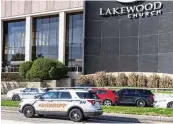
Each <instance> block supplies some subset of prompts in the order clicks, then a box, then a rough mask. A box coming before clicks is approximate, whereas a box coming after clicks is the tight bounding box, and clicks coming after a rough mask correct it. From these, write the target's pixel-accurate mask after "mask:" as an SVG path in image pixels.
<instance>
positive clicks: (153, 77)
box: [147, 74, 160, 88]
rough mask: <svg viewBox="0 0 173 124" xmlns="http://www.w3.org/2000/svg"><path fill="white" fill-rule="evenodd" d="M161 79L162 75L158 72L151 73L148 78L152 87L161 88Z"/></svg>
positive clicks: (149, 85)
mask: <svg viewBox="0 0 173 124" xmlns="http://www.w3.org/2000/svg"><path fill="white" fill-rule="evenodd" d="M159 80H160V77H159V76H158V75H156V74H153V75H151V76H150V77H149V78H148V84H147V85H148V87H150V88H159Z"/></svg>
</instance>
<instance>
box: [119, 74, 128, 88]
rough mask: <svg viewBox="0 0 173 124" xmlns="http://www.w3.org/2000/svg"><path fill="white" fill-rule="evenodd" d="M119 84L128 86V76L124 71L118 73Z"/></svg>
mask: <svg viewBox="0 0 173 124" xmlns="http://www.w3.org/2000/svg"><path fill="white" fill-rule="evenodd" d="M117 86H127V76H126V75H125V74H124V73H119V74H118V76H117Z"/></svg>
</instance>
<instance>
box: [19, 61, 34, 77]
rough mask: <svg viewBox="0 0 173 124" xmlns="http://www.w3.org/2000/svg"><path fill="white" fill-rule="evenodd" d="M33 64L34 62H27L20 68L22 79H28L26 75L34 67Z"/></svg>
mask: <svg viewBox="0 0 173 124" xmlns="http://www.w3.org/2000/svg"><path fill="white" fill-rule="evenodd" d="M32 64H33V62H32V61H27V62H23V63H22V64H21V65H20V67H19V75H20V77H22V78H24V79H25V78H26V73H27V72H28V71H29V70H30V68H31V67H32Z"/></svg>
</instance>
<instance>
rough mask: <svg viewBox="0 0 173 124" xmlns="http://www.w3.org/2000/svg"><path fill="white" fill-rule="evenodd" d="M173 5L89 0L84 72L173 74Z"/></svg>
mask: <svg viewBox="0 0 173 124" xmlns="http://www.w3.org/2000/svg"><path fill="white" fill-rule="evenodd" d="M119 1H120V0H119ZM172 6H173V1H140V2H137V1H136V2H132V3H122V2H116V1H109V2H108V1H102V2H99V1H96V2H91V1H90V2H86V3H85V57H84V58H85V59H84V68H85V70H84V71H85V73H87V74H88V73H94V72H97V71H100V70H104V71H106V72H158V73H170V74H173V64H172V63H173V7H172Z"/></svg>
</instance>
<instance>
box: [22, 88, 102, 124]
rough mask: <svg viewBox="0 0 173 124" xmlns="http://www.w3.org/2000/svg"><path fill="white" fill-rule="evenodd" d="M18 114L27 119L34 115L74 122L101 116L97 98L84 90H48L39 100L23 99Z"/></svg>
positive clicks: (99, 103)
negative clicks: (55, 117) (62, 118)
mask: <svg viewBox="0 0 173 124" xmlns="http://www.w3.org/2000/svg"><path fill="white" fill-rule="evenodd" d="M19 112H21V113H23V114H24V116H25V117H27V118H31V117H33V116H34V115H35V114H37V115H39V116H45V115H58V116H68V117H69V118H70V120H72V121H75V122H79V121H82V120H83V119H87V118H88V117H93V116H99V115H102V114H103V110H102V106H101V102H100V100H99V99H98V97H97V96H96V95H95V94H94V93H92V92H90V91H87V90H84V89H62V90H50V91H48V92H47V93H44V94H43V95H41V96H40V97H39V98H36V99H24V100H22V102H21V103H20V104H19Z"/></svg>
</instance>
